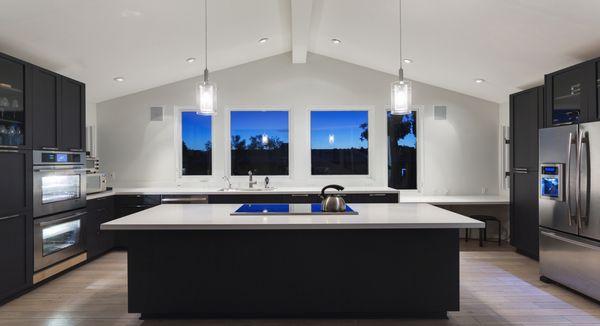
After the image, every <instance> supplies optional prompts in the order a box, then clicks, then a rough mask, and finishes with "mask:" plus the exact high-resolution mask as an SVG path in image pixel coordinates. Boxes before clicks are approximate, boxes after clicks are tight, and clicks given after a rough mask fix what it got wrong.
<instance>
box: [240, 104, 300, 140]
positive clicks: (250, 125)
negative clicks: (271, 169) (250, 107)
mask: <svg viewBox="0 0 600 326" xmlns="http://www.w3.org/2000/svg"><path fill="white" fill-rule="evenodd" d="M288 133H289V132H288V112H287V111H231V136H234V135H239V136H240V137H242V139H245V140H246V142H249V140H250V137H252V136H256V135H264V134H266V135H267V136H268V137H270V138H271V137H277V138H279V140H281V141H283V142H284V143H287V142H288V141H289V135H288Z"/></svg>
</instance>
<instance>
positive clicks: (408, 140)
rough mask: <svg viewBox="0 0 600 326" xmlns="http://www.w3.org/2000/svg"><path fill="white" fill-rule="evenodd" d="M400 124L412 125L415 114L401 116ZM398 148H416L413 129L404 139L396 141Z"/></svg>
mask: <svg viewBox="0 0 600 326" xmlns="http://www.w3.org/2000/svg"><path fill="white" fill-rule="evenodd" d="M390 116H391V113H389V112H388V117H390ZM402 122H410V123H412V124H413V125H414V124H415V113H414V112H413V113H410V114H406V115H403V116H402ZM398 146H407V147H412V148H417V135H416V134H415V130H414V128H413V129H411V131H410V133H409V134H408V135H406V136H404V138H400V139H398Z"/></svg>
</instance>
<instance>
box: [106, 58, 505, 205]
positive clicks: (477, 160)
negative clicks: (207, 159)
mask: <svg viewBox="0 0 600 326" xmlns="http://www.w3.org/2000/svg"><path fill="white" fill-rule="evenodd" d="M211 79H212V80H213V81H215V82H216V83H217V84H218V86H219V97H218V101H219V114H218V115H217V116H215V118H214V130H213V133H214V137H215V143H214V144H213V157H214V158H213V174H214V177H213V178H212V179H210V180H209V181H208V182H206V183H205V184H206V185H208V184H211V185H212V184H218V185H221V181H220V178H221V177H222V176H223V173H224V171H225V169H224V167H225V164H226V162H225V159H224V157H225V151H226V148H227V147H226V143H227V142H228V136H227V135H226V134H225V130H226V129H227V128H226V126H225V120H226V119H225V116H226V114H225V113H224V110H225V109H226V108H235V107H249V106H256V107H257V108H260V107H261V106H265V107H284V108H290V109H291V124H292V126H291V134H290V141H291V142H292V144H291V147H293V149H292V153H291V155H292V158H293V162H292V164H291V171H290V172H291V176H290V177H289V178H283V179H280V180H275V181H274V182H275V185H277V184H280V185H282V184H294V185H323V184H325V183H327V182H330V181H335V182H337V183H341V184H343V185H376V186H385V185H387V149H386V114H385V109H386V107H387V106H388V105H389V85H390V83H391V82H392V81H393V80H394V79H395V76H393V75H389V74H385V73H382V72H378V71H375V70H371V69H367V68H364V67H361V66H357V65H353V64H349V63H346V62H342V61H338V60H334V59H331V58H328V57H324V56H319V55H315V54H310V55H309V58H308V63H307V64H295V65H294V64H291V54H290V53H286V54H282V55H277V56H273V57H269V58H266V59H263V60H259V61H255V62H251V63H248V64H244V65H240V66H237V67H233V68H229V69H225V70H221V71H217V72H214V73H212V74H211ZM200 80H201V77H198V78H193V79H188V80H183V81H179V82H176V83H173V84H168V85H164V86H161V87H157V88H153V89H150V90H147V91H143V92H140V93H136V94H131V95H128V96H124V97H120V98H117V99H113V100H109V101H105V102H102V103H98V108H97V111H98V112H97V119H98V149H99V157H100V158H101V160H102V164H103V166H104V167H105V169H106V171H114V172H115V176H116V179H115V180H114V181H115V184H116V185H117V186H143V185H175V184H176V183H177V179H176V163H175V162H176V160H175V144H174V120H173V108H174V106H188V105H193V104H194V96H195V95H194V86H195V85H196V84H197V83H198V82H199V81H200ZM413 103H415V104H419V105H422V106H423V110H422V112H421V113H420V114H419V117H418V119H421V121H422V123H421V124H420V126H422V128H421V130H418V137H419V138H420V141H421V144H420V146H421V147H420V148H419V150H420V155H421V158H422V159H421V163H422V167H423V169H422V170H423V172H424V173H423V174H422V176H421V177H422V190H423V192H424V193H426V194H434V193H448V194H480V193H481V191H482V188H485V189H487V191H488V193H489V194H497V193H498V189H499V180H498V172H497V171H498V169H499V165H498V119H499V112H498V104H496V103H493V102H489V101H485V100H481V99H478V98H474V97H471V96H467V95H463V94H460V93H456V92H452V91H449V90H446V89H442V88H438V87H433V86H430V85H426V84H422V83H417V82H415V83H414V87H413ZM434 104H435V105H445V106H447V107H448V114H447V117H448V118H447V120H445V121H435V120H433V108H432V106H433V105H434ZM157 105H165V106H166V108H167V110H166V115H165V119H164V121H162V122H151V121H150V109H149V108H150V107H151V106H157ZM328 106H334V107H340V106H352V107H357V106H359V107H360V106H364V107H371V108H373V113H372V115H371V117H370V121H369V138H370V139H369V146H370V148H371V149H372V160H371V162H372V163H373V164H372V167H371V175H370V176H369V177H341V178H340V177H330V178H326V177H311V176H310V156H308V155H309V153H310V152H309V147H308V146H309V131H308V130H309V128H310V126H309V125H308V109H309V108H311V107H328ZM178 146H179V145H178ZM241 180H243V179H239V180H238V181H241ZM202 184H203V183H201V182H196V183H195V184H194V185H196V186H198V185H202Z"/></svg>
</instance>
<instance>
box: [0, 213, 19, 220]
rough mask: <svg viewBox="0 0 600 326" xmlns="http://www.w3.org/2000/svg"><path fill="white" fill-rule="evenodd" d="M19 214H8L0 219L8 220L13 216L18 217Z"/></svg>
mask: <svg viewBox="0 0 600 326" xmlns="http://www.w3.org/2000/svg"><path fill="white" fill-rule="evenodd" d="M19 216H21V215H20V214H15V215H9V216H5V217H0V221H6V220H10V219H13V218H15V217H19Z"/></svg>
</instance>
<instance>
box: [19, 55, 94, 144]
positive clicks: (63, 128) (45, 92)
mask: <svg viewBox="0 0 600 326" xmlns="http://www.w3.org/2000/svg"><path fill="white" fill-rule="evenodd" d="M29 79H30V83H29V85H30V94H31V95H30V97H31V103H32V111H33V130H34V132H33V148H34V149H43V150H63V151H83V150H84V148H85V146H84V144H85V85H84V84H82V83H80V82H77V81H75V80H72V79H69V78H66V77H63V76H60V75H58V74H55V73H53V72H51V71H48V70H45V69H42V68H39V67H35V66H32V68H31V74H30V76H29Z"/></svg>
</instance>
